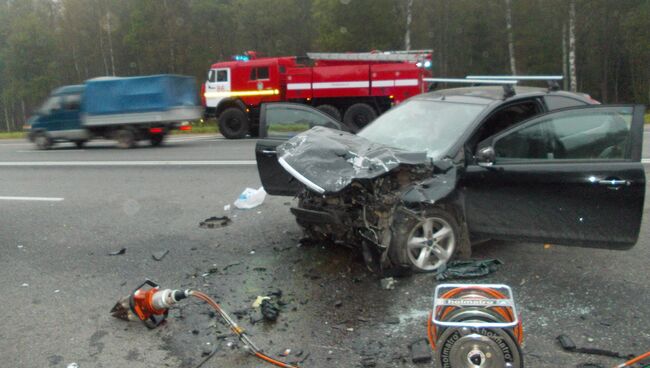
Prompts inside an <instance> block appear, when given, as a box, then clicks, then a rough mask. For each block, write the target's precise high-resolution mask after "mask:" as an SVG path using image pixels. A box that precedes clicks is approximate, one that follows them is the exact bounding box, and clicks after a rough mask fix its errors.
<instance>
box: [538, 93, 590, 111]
mask: <svg viewBox="0 0 650 368" xmlns="http://www.w3.org/2000/svg"><path fill="white" fill-rule="evenodd" d="M544 102H546V107H547V108H548V110H549V111H553V110H559V109H564V108H567V107H576V106H584V105H587V103H586V102H583V101H580V100H576V99H575V98H571V97H565V96H557V95H546V96H544Z"/></svg>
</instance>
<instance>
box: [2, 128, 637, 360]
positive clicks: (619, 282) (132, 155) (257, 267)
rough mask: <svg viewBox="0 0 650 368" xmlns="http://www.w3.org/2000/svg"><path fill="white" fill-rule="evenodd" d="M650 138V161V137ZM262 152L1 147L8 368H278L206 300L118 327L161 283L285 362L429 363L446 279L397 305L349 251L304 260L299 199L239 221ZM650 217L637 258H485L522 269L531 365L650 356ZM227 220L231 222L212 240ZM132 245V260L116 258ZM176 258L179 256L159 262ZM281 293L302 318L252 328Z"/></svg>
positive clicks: (633, 254)
mask: <svg viewBox="0 0 650 368" xmlns="http://www.w3.org/2000/svg"><path fill="white" fill-rule="evenodd" d="M644 138H645V139H644V158H648V159H650V133H649V132H646V134H645V137H644ZM253 146H254V140H242V141H228V140H223V139H221V138H219V137H214V136H181V137H174V138H172V140H171V141H170V142H169V143H168V144H167V145H166V146H163V147H159V148H149V147H142V148H137V149H133V150H119V149H117V148H114V145H113V144H112V143H110V142H101V141H100V142H93V143H91V144H90V145H89V146H88V147H87V148H85V149H83V150H76V149H73V148H72V147H71V146H69V147H66V146H61V147H57V148H55V149H54V150H51V151H45V152H43V151H36V150H34V149H33V147H32V146H31V145H30V144H27V143H25V142H21V141H0V171H1V172H2V175H0V198H4V199H0V211H1V212H0V213H1V216H0V280H2V283H1V284H0V295H1V296H2V298H3V300H2V306H3V307H4V312H3V313H2V314H0V326H2V327H1V328H0V361H1V363H0V366H3V367H5V366H6V367H48V366H52V367H65V366H67V365H68V364H69V363H71V362H76V363H78V364H79V366H80V367H81V368H85V367H152V366H161V367H194V366H195V365H196V364H197V363H199V362H200V360H201V355H202V353H203V352H204V351H205V350H206V349H207V350H209V349H210V348H211V347H214V346H216V347H217V354H216V356H214V357H213V358H212V359H211V360H209V361H208V362H207V363H206V364H205V365H204V366H203V367H222V366H228V367H230V366H241V367H259V366H260V365H261V364H260V363H259V362H257V361H256V360H255V359H254V358H252V357H250V356H247V355H245V354H244V353H243V352H242V351H241V350H239V349H230V348H229V347H228V342H235V340H234V339H232V338H230V337H225V338H224V336H220V335H222V334H226V333H227V330H226V328H224V327H223V326H222V325H221V324H219V323H218V322H215V321H216V320H215V319H214V318H213V317H212V316H211V315H210V314H209V313H208V311H209V310H208V309H207V306H204V305H202V304H200V303H198V302H194V301H190V302H186V303H185V304H183V306H182V307H181V308H177V309H174V310H172V312H171V315H170V319H169V320H168V323H166V325H164V326H163V327H161V328H159V329H156V330H147V329H146V328H145V327H144V326H143V325H141V324H138V323H134V322H132V323H127V322H123V321H119V320H116V319H114V318H112V317H110V316H109V313H108V311H109V309H110V308H111V307H112V306H113V304H114V303H115V301H116V300H117V299H118V298H119V297H121V296H123V295H127V294H128V293H129V292H130V291H132V289H133V288H134V287H135V286H137V284H138V283H139V282H141V281H142V280H143V279H144V278H145V277H149V278H152V279H154V280H156V281H158V282H159V283H160V284H161V285H163V286H165V287H171V288H180V287H182V288H197V289H201V290H203V291H205V292H207V293H208V294H210V295H213V296H214V297H215V298H216V299H217V300H218V301H219V302H221V303H222V305H223V306H224V307H225V308H226V309H228V310H230V311H231V312H234V311H239V312H240V313H239V315H241V316H243V318H242V319H241V321H240V323H241V324H242V326H244V327H245V328H247V329H248V330H249V331H250V332H251V334H252V336H253V339H254V340H255V341H257V342H258V344H259V345H260V346H262V347H264V348H265V350H266V351H267V352H269V353H271V354H274V355H276V354H278V353H279V352H282V351H284V350H285V349H287V348H289V349H292V353H291V354H290V356H289V357H288V358H287V359H288V360H300V359H304V358H306V360H305V362H304V363H303V366H305V367H331V366H357V365H358V364H359V361H360V360H361V358H362V357H363V356H370V355H373V356H376V357H377V359H378V364H377V366H379V367H387V366H406V367H408V366H414V365H413V364H412V363H410V360H409V359H408V355H409V350H408V347H407V345H408V343H409V342H410V341H413V340H415V339H417V338H419V337H424V336H425V330H424V324H425V321H426V314H427V312H428V309H429V308H430V304H431V297H432V294H433V290H434V288H435V285H436V281H435V279H434V278H432V277H431V275H416V276H413V277H410V278H406V279H400V280H399V281H398V284H397V287H396V289H394V290H383V289H381V288H380V286H379V281H378V279H377V277H376V276H374V275H372V274H370V273H368V272H367V271H365V269H364V267H363V265H362V263H361V262H360V261H359V260H358V259H357V257H356V256H355V255H354V254H353V253H352V252H350V251H349V250H347V249H343V248H332V247H322V246H315V245H311V246H302V247H298V246H297V244H298V240H299V238H300V232H299V229H298V227H297V226H296V225H295V223H294V221H293V218H292V217H291V216H290V214H289V210H288V207H289V205H291V204H292V203H293V200H292V199H291V198H283V197H267V199H266V201H265V202H264V204H263V205H262V206H260V207H258V208H256V209H253V210H247V211H240V210H234V209H231V210H230V211H225V210H224V205H227V204H231V203H232V202H233V201H234V199H235V198H236V197H237V196H238V194H239V193H240V192H241V191H242V190H243V189H244V188H245V187H253V188H256V187H259V186H260V183H259V178H258V175H257V169H256V167H255V165H254V164H253V162H252V161H253V160H254V154H253ZM127 161H128V162H129V163H128V165H127V164H125V162H127ZM143 161H147V162H148V163H147V162H143ZM152 161H155V164H151V162H152ZM178 161H184V163H181V162H178ZM197 162H198V163H197ZM59 165H62V166H59ZM646 166H647V165H646ZM646 175H648V172H646ZM16 197H22V198H16ZM644 208H645V210H644V213H645V214H646V216H645V217H644V220H643V228H642V233H641V238H640V241H639V243H638V244H637V245H636V247H634V248H633V249H632V250H629V251H623V252H617V251H608V250H601V249H586V248H574V247H565V246H555V245H553V246H550V247H544V246H543V245H541V244H524V243H502V242H489V243H486V244H483V245H479V246H477V247H475V249H474V254H475V256H476V257H479V258H488V257H495V258H499V259H501V260H503V261H504V262H505V264H504V265H503V266H502V267H501V268H500V269H499V271H498V272H497V273H495V274H493V275H491V276H489V277H487V278H485V279H482V280H481V282H498V283H506V284H509V285H511V286H512V287H513V288H514V290H515V293H516V298H517V302H518V304H519V306H520V309H521V315H522V318H523V320H524V329H525V345H524V352H525V359H526V362H527V366H530V367H559V366H575V365H576V364H577V363H581V362H600V363H603V364H605V366H612V365H613V364H614V363H620V362H621V360H617V359H609V358H602V357H597V356H588V355H581V354H571V353H565V352H562V351H561V350H560V348H559V347H558V346H557V344H556V342H555V337H556V336H557V335H559V334H561V333H564V334H568V335H570V336H571V337H572V338H573V339H574V340H575V341H576V343H578V344H579V345H583V346H585V345H586V346H595V347H600V348H604V349H609V350H616V351H620V352H622V353H625V354H627V353H633V354H638V353H642V352H644V351H647V350H648V349H649V347H650V332H649V331H650V317H648V305H650V284H649V283H648V274H649V273H650V266H649V265H648V261H647V260H648V259H649V258H650V244H649V243H650V241H649V240H648V229H650V227H649V221H650V220H649V219H648V216H647V213H648V205H647V204H646V205H645V207H644ZM224 214H227V215H228V216H230V217H231V218H232V220H233V222H232V224H231V225H229V226H227V227H224V228H219V229H202V228H199V226H198V224H199V222H200V221H202V220H204V219H206V218H208V217H210V216H220V215H224ZM121 248H126V253H125V254H123V255H118V256H109V255H107V254H108V253H109V252H113V251H116V250H119V249H121ZM161 250H169V254H167V256H166V257H165V258H164V259H163V260H162V261H155V260H153V259H152V253H154V252H157V251H161ZM278 289H280V290H282V292H283V296H282V300H283V301H284V302H285V303H286V305H284V306H283V307H282V308H281V314H280V318H279V320H278V321H277V322H276V323H275V324H269V323H264V322H258V323H256V324H254V325H252V324H251V323H250V321H249V316H248V315H246V314H247V313H248V314H252V315H253V317H255V314H254V313H252V312H250V311H249V306H250V304H251V303H252V302H253V301H254V300H255V298H256V297H257V296H258V295H266V294H268V293H269V292H271V291H275V290H278ZM339 302H340V304H339ZM335 305H339V306H338V307H335ZM218 337H219V338H218ZM208 343H209V344H208ZM297 352H302V354H299V356H297V355H298V354H296V353H297ZM425 366H426V365H425Z"/></svg>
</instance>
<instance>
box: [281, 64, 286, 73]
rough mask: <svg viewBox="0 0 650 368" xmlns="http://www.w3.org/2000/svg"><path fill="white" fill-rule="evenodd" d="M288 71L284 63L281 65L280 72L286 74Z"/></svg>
mask: <svg viewBox="0 0 650 368" xmlns="http://www.w3.org/2000/svg"><path fill="white" fill-rule="evenodd" d="M286 72H287V68H285V67H284V65H280V73H282V74H284V73H286Z"/></svg>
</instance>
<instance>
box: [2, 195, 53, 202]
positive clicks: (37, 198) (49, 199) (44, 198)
mask: <svg viewBox="0 0 650 368" xmlns="http://www.w3.org/2000/svg"><path fill="white" fill-rule="evenodd" d="M0 200H2V201H47V202H61V201H62V200H63V198H58V197H6V196H5V197H3V196H0Z"/></svg>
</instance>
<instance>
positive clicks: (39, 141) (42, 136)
mask: <svg viewBox="0 0 650 368" xmlns="http://www.w3.org/2000/svg"><path fill="white" fill-rule="evenodd" d="M34 144H36V147H38V149H42V150H47V149H50V148H52V138H50V137H49V136H48V135H47V133H44V132H40V133H36V134H35V135H34Z"/></svg>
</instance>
